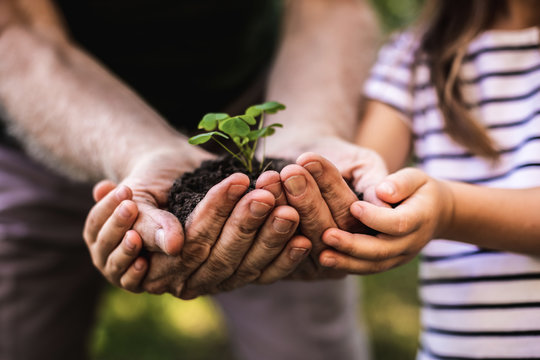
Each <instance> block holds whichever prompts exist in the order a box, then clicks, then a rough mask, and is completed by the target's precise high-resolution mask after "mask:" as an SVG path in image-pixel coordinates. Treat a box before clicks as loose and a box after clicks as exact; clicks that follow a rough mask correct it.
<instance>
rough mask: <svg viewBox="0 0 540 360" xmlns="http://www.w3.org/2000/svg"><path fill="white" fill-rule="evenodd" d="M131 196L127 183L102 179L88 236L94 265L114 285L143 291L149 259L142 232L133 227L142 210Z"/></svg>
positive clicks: (86, 235)
mask: <svg viewBox="0 0 540 360" xmlns="http://www.w3.org/2000/svg"><path fill="white" fill-rule="evenodd" d="M115 188H116V189H115ZM131 199H132V192H131V189H130V188H128V187H127V186H119V187H116V184H114V183H113V182H111V181H107V180H106V181H101V182H99V183H98V184H97V185H96V186H95V187H94V200H95V201H96V202H97V204H96V205H95V206H94V207H93V208H92V210H91V211H90V214H89V216H88V217H87V223H86V226H85V236H84V237H85V241H86V244H87V246H88V249H89V250H90V255H91V258H92V261H93V263H94V265H95V266H96V268H97V269H98V270H99V271H100V272H101V273H102V274H103V276H104V277H105V278H106V279H107V280H108V281H109V282H110V283H111V284H113V285H116V286H119V287H122V288H124V289H126V290H128V291H131V292H141V291H142V288H141V283H142V279H143V277H144V275H145V274H146V270H147V262H146V259H145V258H143V257H139V253H140V251H141V249H142V240H141V238H140V236H139V234H138V233H137V232H136V231H133V230H129V229H130V228H131V227H132V226H133V223H134V222H135V219H136V218H137V212H138V210H137V205H135V203H134V202H133V201H132V200H131Z"/></svg>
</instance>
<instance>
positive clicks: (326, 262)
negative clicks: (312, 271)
mask: <svg viewBox="0 0 540 360" xmlns="http://www.w3.org/2000/svg"><path fill="white" fill-rule="evenodd" d="M321 264H322V266H326V267H334V266H336V265H337V260H336V258H333V257H331V256H327V257H325V258H323V259H322V262H321Z"/></svg>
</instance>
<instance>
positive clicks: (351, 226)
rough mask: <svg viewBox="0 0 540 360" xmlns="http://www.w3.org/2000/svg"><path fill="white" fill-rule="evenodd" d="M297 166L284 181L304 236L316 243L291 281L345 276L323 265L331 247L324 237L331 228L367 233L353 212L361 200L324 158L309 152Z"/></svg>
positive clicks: (285, 174)
mask: <svg viewBox="0 0 540 360" xmlns="http://www.w3.org/2000/svg"><path fill="white" fill-rule="evenodd" d="M352 156H354V154H352ZM296 163H297V164H296V165H289V166H287V167H285V168H284V169H283V170H282V172H281V180H282V181H283V184H284V188H285V189H286V194H287V200H288V202H289V204H290V205H291V206H293V207H294V208H295V209H296V210H297V211H298V213H299V214H300V224H301V225H300V227H301V233H302V234H303V235H304V236H306V237H307V238H308V239H309V240H311V241H312V243H313V250H312V252H311V256H310V258H309V260H306V261H304V262H303V263H302V264H301V266H300V267H299V268H298V269H297V270H296V271H295V272H294V273H293V274H292V275H291V276H290V278H292V279H304V280H306V279H323V278H335V277H341V276H343V275H345V273H344V272H341V271H336V270H335V269H332V268H328V267H324V266H321V261H320V260H321V258H322V257H324V256H325V254H326V253H327V250H326V249H327V248H328V246H327V245H326V244H324V243H323V241H322V237H323V234H324V232H325V231H326V230H327V229H329V228H341V229H347V230H348V231H354V232H365V231H366V230H367V228H366V227H365V226H364V225H362V224H361V223H360V222H359V221H358V220H357V219H355V218H354V217H353V216H352V215H351V213H350V210H349V208H350V206H351V204H352V203H354V202H355V201H357V200H358V197H357V196H356V194H355V193H354V191H353V190H352V189H351V188H350V187H349V185H348V184H347V182H346V181H345V179H344V178H343V176H342V174H341V173H340V171H339V170H338V169H337V168H336V167H335V166H334V164H332V163H331V162H330V161H328V160H327V159H325V158H324V157H322V156H321V155H318V154H315V153H306V154H303V155H301V156H300V157H299V158H298V159H297V161H296ZM337 270H339V269H337Z"/></svg>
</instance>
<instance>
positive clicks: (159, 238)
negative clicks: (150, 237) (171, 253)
mask: <svg viewBox="0 0 540 360" xmlns="http://www.w3.org/2000/svg"><path fill="white" fill-rule="evenodd" d="M156 244H157V246H158V247H159V248H160V249H161V250H163V251H165V230H163V229H157V231H156Z"/></svg>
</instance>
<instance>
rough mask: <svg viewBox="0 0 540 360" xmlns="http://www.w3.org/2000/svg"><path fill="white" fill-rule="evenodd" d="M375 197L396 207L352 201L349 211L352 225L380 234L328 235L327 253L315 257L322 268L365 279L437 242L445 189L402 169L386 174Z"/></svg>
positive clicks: (446, 210) (449, 207)
mask: <svg viewBox="0 0 540 360" xmlns="http://www.w3.org/2000/svg"><path fill="white" fill-rule="evenodd" d="M375 191H376V195H377V197H378V198H379V199H380V200H382V201H384V202H387V203H389V204H398V205H397V206H396V207H395V208H393V209H392V208H387V207H380V206H377V205H374V204H371V203H368V202H365V201H357V202H355V203H353V204H352V205H351V207H350V210H351V214H352V215H353V216H354V217H355V218H356V219H358V220H360V221H361V222H362V223H363V224H365V225H366V226H369V227H370V228H372V229H374V230H376V231H379V232H380V233H379V234H378V235H376V236H369V235H365V234H360V233H349V232H346V231H343V230H340V229H337V228H331V229H328V230H327V231H326V232H325V233H324V234H323V242H324V243H325V244H327V245H328V246H331V247H332V248H333V249H328V250H325V251H324V252H323V253H321V256H320V262H321V264H322V265H323V266H327V267H332V268H335V269H339V270H346V271H348V272H351V273H356V274H370V273H377V272H382V271H385V270H388V269H391V268H393V267H395V266H398V265H402V264H404V263H406V262H408V261H410V260H411V259H412V258H414V257H415V256H416V255H417V254H418V253H419V252H420V250H421V249H422V248H423V247H424V246H425V245H426V244H427V243H428V242H429V240H431V239H432V238H434V237H437V236H438V234H440V233H441V232H442V230H443V229H444V228H445V227H446V226H447V224H448V223H449V221H450V219H451V216H452V211H453V198H452V195H451V192H450V190H449V188H448V186H447V185H445V183H444V182H441V181H437V180H435V179H433V178H431V177H429V176H427V175H426V174H425V173H424V172H422V171H420V170H417V169H412V168H407V169H403V170H400V171H398V172H396V173H394V174H391V175H389V176H387V177H386V179H384V180H383V181H382V182H381V183H379V184H378V185H377V186H376V187H375ZM334 249H335V250H334Z"/></svg>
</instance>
